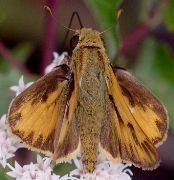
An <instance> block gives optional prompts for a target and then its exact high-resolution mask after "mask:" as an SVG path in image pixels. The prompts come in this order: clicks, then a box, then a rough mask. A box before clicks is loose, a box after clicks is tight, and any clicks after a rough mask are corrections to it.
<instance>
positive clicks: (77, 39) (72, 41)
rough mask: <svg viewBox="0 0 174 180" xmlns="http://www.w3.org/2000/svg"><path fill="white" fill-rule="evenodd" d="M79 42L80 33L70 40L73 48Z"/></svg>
mask: <svg viewBox="0 0 174 180" xmlns="http://www.w3.org/2000/svg"><path fill="white" fill-rule="evenodd" d="M78 42H79V35H75V36H73V37H72V38H71V40H70V47H71V49H74V48H75V47H76V46H77V44H78Z"/></svg>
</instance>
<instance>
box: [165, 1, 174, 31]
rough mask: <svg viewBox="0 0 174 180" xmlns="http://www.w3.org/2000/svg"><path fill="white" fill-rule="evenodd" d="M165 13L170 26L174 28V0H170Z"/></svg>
mask: <svg viewBox="0 0 174 180" xmlns="http://www.w3.org/2000/svg"><path fill="white" fill-rule="evenodd" d="M164 15H165V21H166V23H167V25H168V27H169V28H170V29H174V0H169V3H168V6H167V7H166V10H165V13H164Z"/></svg>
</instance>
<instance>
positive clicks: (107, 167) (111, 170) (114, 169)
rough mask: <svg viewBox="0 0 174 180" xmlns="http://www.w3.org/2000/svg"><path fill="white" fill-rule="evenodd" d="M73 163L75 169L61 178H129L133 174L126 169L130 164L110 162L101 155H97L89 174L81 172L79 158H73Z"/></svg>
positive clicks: (115, 179) (117, 179) (84, 179)
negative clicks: (94, 164) (95, 162)
mask: <svg viewBox="0 0 174 180" xmlns="http://www.w3.org/2000/svg"><path fill="white" fill-rule="evenodd" d="M74 163H75V165H76V167H77V169H75V170H74V171H72V172H70V175H65V176H63V177H62V180H64V179H71V180H78V179H80V180H106V179H107V180H131V176H132V175H133V173H132V172H131V170H130V169H128V167H129V166H130V165H128V164H127V165H125V164H122V163H112V162H111V161H108V160H106V159H105V158H104V157H103V156H101V155H99V159H98V162H97V164H96V167H95V170H94V172H93V173H91V174H89V173H86V174H85V173H83V166H82V162H81V160H80V159H79V158H76V159H74ZM79 177H80V178H79Z"/></svg>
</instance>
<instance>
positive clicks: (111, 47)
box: [86, 0, 121, 57]
mask: <svg viewBox="0 0 174 180" xmlns="http://www.w3.org/2000/svg"><path fill="white" fill-rule="evenodd" d="M120 2H121V0H107V1H105V0H86V3H87V4H88V5H89V7H90V8H91V9H92V11H93V12H94V14H96V16H97V18H98V22H99V25H100V26H101V28H102V31H105V30H106V29H108V28H110V27H111V29H110V30H108V31H107V32H105V33H104V35H105V37H106V38H105V39H106V43H107V47H108V48H107V50H108V51H109V54H110V56H111V57H112V56H113V55H114V54H115V52H116V45H117V44H118V37H117V36H116V30H115V27H116V23H117V22H116V11H117V8H118V5H119V3H120Z"/></svg>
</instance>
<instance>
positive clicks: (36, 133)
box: [8, 66, 75, 156]
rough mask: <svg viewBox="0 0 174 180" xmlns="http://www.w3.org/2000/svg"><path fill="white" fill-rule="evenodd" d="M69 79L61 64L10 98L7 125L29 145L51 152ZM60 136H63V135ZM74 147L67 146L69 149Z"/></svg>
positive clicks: (63, 110)
mask: <svg viewBox="0 0 174 180" xmlns="http://www.w3.org/2000/svg"><path fill="white" fill-rule="evenodd" d="M70 79H71V78H70V73H68V72H66V71H65V70H64V68H63V66H62V67H61V66H60V67H57V68H55V70H53V71H51V72H50V73H48V74H47V75H45V76H43V77H42V78H41V79H39V80H38V81H36V82H35V83H33V84H32V85H31V86H30V87H29V88H27V89H26V90H24V91H23V92H22V93H21V94H19V95H18V96H17V97H16V98H14V100H13V101H12V103H11V105H10V108H9V112H8V125H9V128H10V130H11V132H12V133H13V134H15V135H16V136H18V137H19V138H20V139H21V140H22V141H23V142H25V143H26V144H27V145H28V147H29V148H32V149H34V150H37V151H39V152H43V153H45V154H48V155H51V154H54V152H55V149H56V146H57V144H58V141H59V136H60V135H59V131H61V130H62V124H63V123H62V121H63V119H64V116H65V115H64V113H65V109H67V104H68V103H69V101H70V100H71V94H72V92H71V91H73V89H72V88H70V86H71V85H70V84H71V83H70V81H72V80H70ZM69 121H70V118H69ZM63 128H64V129H65V127H63ZM70 128H71V127H70ZM62 133H63V132H62ZM55 136H56V139H55ZM63 138H66V134H64V137H63ZM55 141H57V142H55ZM74 150H75V149H72V148H71V151H74ZM61 156H64V154H61Z"/></svg>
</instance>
